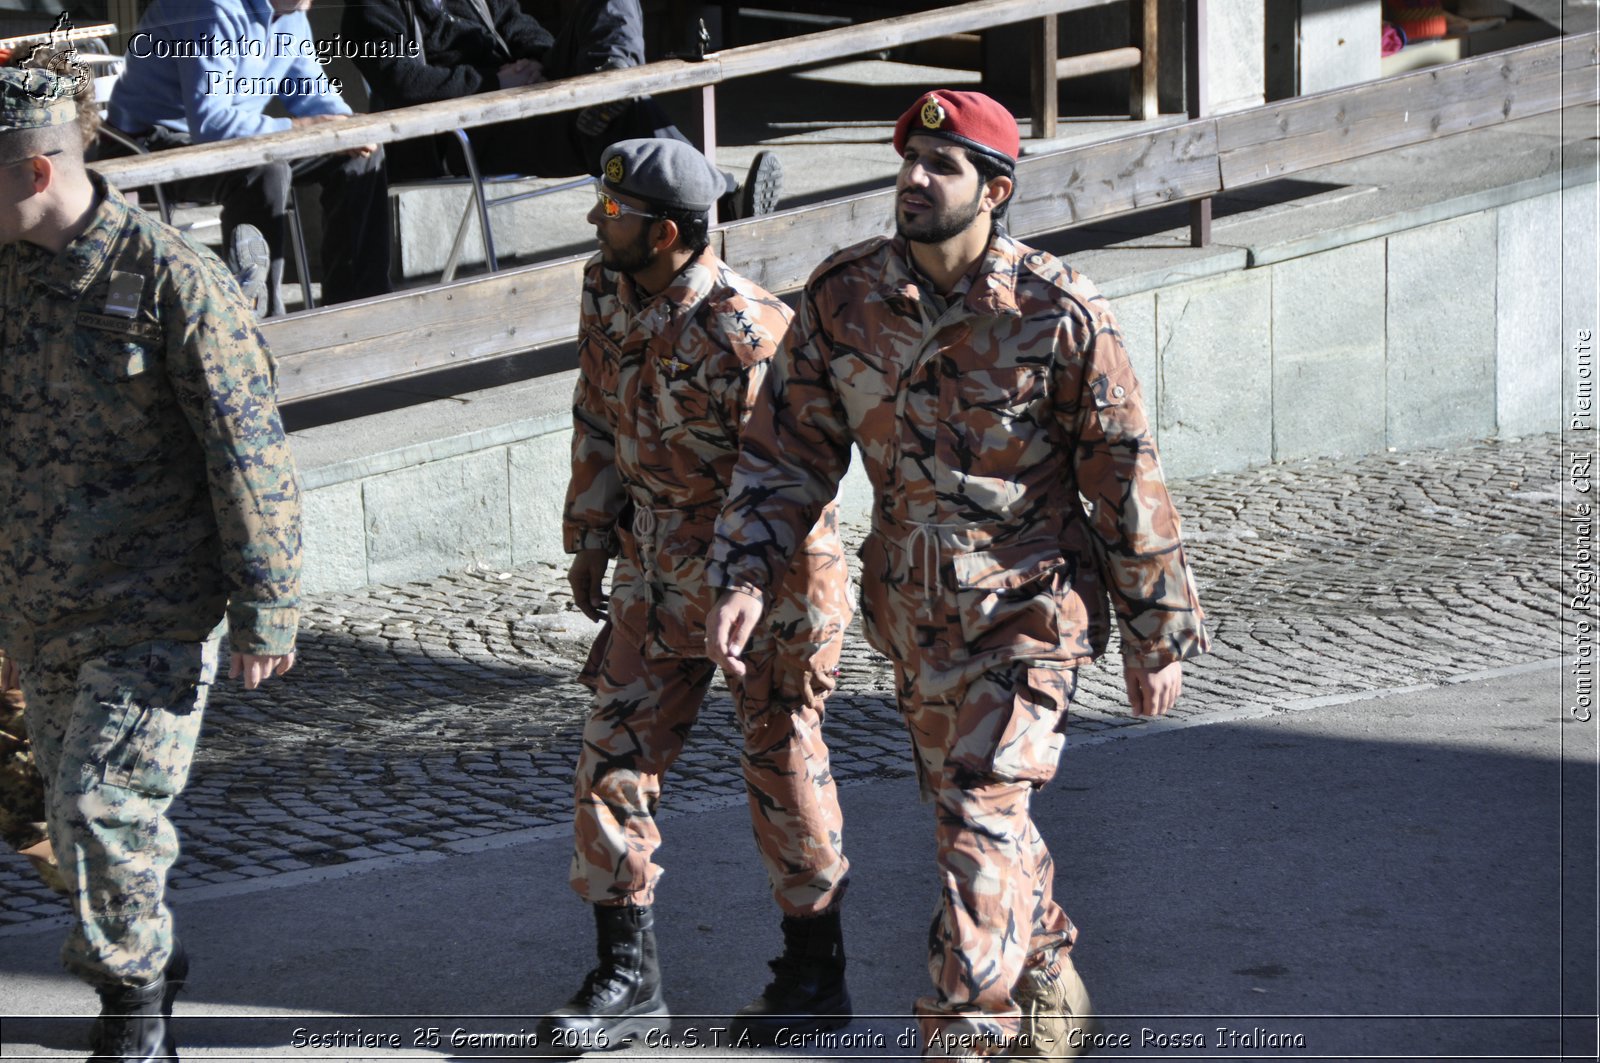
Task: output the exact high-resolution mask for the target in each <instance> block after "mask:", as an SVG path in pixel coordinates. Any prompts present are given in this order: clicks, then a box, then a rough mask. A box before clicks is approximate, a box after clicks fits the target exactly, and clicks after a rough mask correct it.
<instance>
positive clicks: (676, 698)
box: [543, 139, 851, 1048]
mask: <svg viewBox="0 0 1600 1063" xmlns="http://www.w3.org/2000/svg"><path fill="white" fill-rule="evenodd" d="M602 162H603V174H604V176H603V177H602V178H601V179H600V183H599V184H598V185H597V192H598V198H599V202H598V203H597V204H596V206H595V207H594V208H593V209H592V210H591V211H590V213H589V221H590V222H592V223H593V224H594V226H595V233H596V238H597V240H598V242H599V244H600V255H599V257H598V258H597V260H596V261H594V262H591V263H590V265H589V269H588V271H587V273H586V274H585V276H584V285H583V310H582V329H581V335H580V339H579V357H580V369H579V379H578V386H577V392H576V395H575V397H574V400H573V404H574V410H573V417H574V438H573V444H572V481H571V485H570V487H569V489H568V492H567V503H566V513H565V521H564V523H565V536H566V546H567V549H568V550H569V551H571V552H573V553H575V554H576V558H575V559H574V561H573V564H572V568H571V573H570V579H571V582H572V590H573V597H574V598H575V599H576V601H577V604H578V606H579V608H581V609H582V610H583V611H584V613H585V614H586V615H588V616H589V617H590V618H591V619H600V618H602V617H604V618H605V620H606V624H605V627H604V628H603V629H602V630H601V632H600V635H599V637H598V638H597V639H596V640H595V644H594V647H593V650H592V652H591V653H590V656H589V662H588V665H587V666H586V667H585V669H584V672H583V675H582V679H583V681H584V682H585V683H586V684H587V685H588V686H590V687H591V688H592V689H593V690H594V692H595V699H594V705H593V708H592V710H591V712H590V716H589V720H588V723H587V725H586V726H585V728H584V732H583V750H582V753H581V754H580V757H579V761H578V769H577V778H576V791H577V816H576V822H575V831H574V833H575V835H576V838H575V849H574V853H573V859H572V887H573V889H574V890H576V891H577V893H578V895H579V896H580V897H582V898H583V899H584V900H586V901H588V902H590V903H591V904H592V905H594V910H595V917H596V925H597V929H598V934H599V953H600V965H599V967H598V968H596V969H595V970H594V971H592V972H591V973H590V975H589V977H588V979H587V980H586V981H585V982H584V985H583V987H582V989H580V990H579V992H578V994H577V995H576V996H574V997H573V998H572V1000H571V1001H570V1002H569V1003H568V1004H567V1005H566V1007H564V1008H562V1009H559V1010H558V1011H556V1012H554V1013H552V1015H551V1016H549V1017H548V1018H547V1019H546V1020H545V1023H544V1027H543V1028H544V1030H545V1033H546V1035H547V1037H549V1038H554V1039H556V1040H557V1043H573V1044H588V1045H594V1044H596V1043H599V1044H600V1045H601V1046H602V1047H612V1048H615V1047H618V1046H620V1045H621V1044H622V1043H623V1041H625V1040H627V1039H628V1038H630V1037H636V1036H639V1035H641V1034H642V1033H644V1032H645V1031H647V1030H649V1029H650V1028H652V1027H658V1026H662V1025H664V1021H663V1019H664V1017H665V1016H666V1015H667V1008H666V1004H665V1003H664V1001H663V999H662V996H661V992H660V977H659V968H658V964H657V960H656V953H655V938H654V933H653V930H652V927H653V925H654V924H653V918H652V915H651V904H652V901H653V898H654V891H655V885H656V880H657V879H658V878H659V876H660V874H661V869H660V868H659V867H657V866H656V865H655V863H654V862H653V860H652V857H653V854H654V853H655V850H656V848H657V846H658V845H659V844H660V834H659V832H658V831H657V828H656V823H655V819H654V813H655V811H656V806H657V803H658V801H659V799H660V793H661V781H662V776H663V775H664V774H665V773H666V771H667V769H668V768H669V767H671V765H672V763H673V762H674V760H676V758H677V756H678V754H679V752H680V751H681V750H682V748H683V744H684V741H685V739H686V738H687V737H688V734H689V730H690V728H691V727H692V726H693V724H694V721H695V718H696V716H697V714H698V712H699V709H700V705H701V702H702V701H703V700H704V698H705V695H706V691H707V689H708V688H709V686H710V684H711V680H712V677H713V674H714V670H713V667H712V665H711V662H709V661H707V660H706V659H705V644H706V643H705V616H706V612H707V610H708V609H709V608H710V606H711V602H712V599H713V596H714V593H715V592H714V590H713V588H712V587H711V586H710V585H709V584H708V583H707V582H706V569H705V566H706V554H707V552H708V550H709V549H710V545H711V529H712V524H713V522H714V521H715V519H716V516H717V512H718V510H719V509H720V507H721V505H722V501H723V498H724V497H725V495H726V492H727V487H728V482H729V476H730V474H731V472H732V470H733V464H734V461H735V459H736V457H737V454H738V444H739V433H740V431H741V429H742V428H743V426H744V425H745V423H746V422H747V420H748V419H749V417H750V414H751V410H752V406H753V404H754V403H755V401H756V398H757V395H758V393H759V391H760V388H761V382H762V379H763V377H764V376H765V373H766V370H767V365H768V361H769V359H770V358H771V356H772V354H773V352H774V350H775V349H776V347H777V344H778V342H779V340H780V339H781V338H782V336H783V333H784V331H785V330H786V328H787V327H788V324H789V318H790V313H789V310H788V308H787V307H785V306H784V305H783V304H782V303H780V302H779V301H778V300H777V299H776V298H774V297H773V296H772V295H770V294H769V293H767V292H766V291H764V290H762V289H761V288H760V287H758V286H757V285H755V284H754V283H752V282H751V281H749V280H747V279H745V278H743V277H741V276H739V275H738V274H736V273H734V272H733V271H732V270H730V269H729V268H728V266H727V264H726V263H724V262H722V261H721V260H720V259H719V258H718V257H717V256H716V255H715V254H713V253H712V252H711V251H710V250H709V249H708V247H707V226H706V212H707V210H708V208H710V206H711V205H712V203H713V202H715V200H716V198H717V196H719V195H720V194H721V193H722V189H723V181H722V176H721V174H720V173H719V172H718V171H717V170H716V169H715V168H714V167H712V166H711V164H710V163H709V162H707V161H706V159H705V157H704V156H702V155H701V154H700V153H699V152H698V151H696V150H695V149H694V148H692V147H690V146H689V145H687V144H683V143H680V142H677V141H672V140H664V139H651V140H624V141H620V142H619V143H617V144H615V145H613V146H612V147H610V148H608V149H607V150H606V152H605V154H604V157H603V160H602ZM837 523H838V515H837V513H836V511H835V510H834V508H833V507H832V506H831V505H830V506H819V507H818V508H817V510H816V512H814V513H813V514H812V520H811V522H810V524H809V525H808V526H807V530H806V533H805V534H804V535H803V536H802V541H801V542H799V543H798V544H797V548H796V551H795V555H796V556H795V559H794V563H793V565H792V566H789V565H786V566H785V571H784V572H780V573H778V574H777V578H776V579H775V581H774V583H775V587H776V590H775V593H774V595H773V604H772V609H771V610H770V614H769V615H768V616H767V617H766V618H765V621H764V623H765V626H764V627H763V628H762V630H761V632H760V633H759V635H758V636H757V637H756V638H755V639H753V640H752V642H751V647H750V650H749V662H750V667H749V670H748V671H747V673H746V674H745V676H744V679H743V680H742V681H741V682H735V683H733V684H732V688H733V694H734V702H735V706H736V711H737V716H738V720H739V725H740V727H741V729H742V732H743V746H742V763H743V767H744V774H745V784H746V789H747V791H748V794H749V804H750V814H751V819H752V821H753V824H754V827H755V836H756V845H757V848H758V849H759V850H760V853H761V858H762V861H763V862H764V863H765V865H766V868H767V874H768V878H769V880H770V882H771V886H772V893H773V896H774V897H775V898H776V899H777V902H778V905H779V907H780V908H781V909H782V911H783V921H782V926H783V935H784V953H783V955H782V956H781V957H780V958H779V959H778V960H775V961H773V964H772V967H773V971H774V979H773V981H772V984H771V985H769V986H768V987H767V989H766V991H765V992H764V993H763V994H761V996H760V997H758V998H757V999H756V1000H755V1001H754V1002H753V1003H752V1004H750V1005H749V1006H747V1007H746V1008H745V1009H744V1010H742V1011H741V1012H740V1013H739V1014H738V1015H737V1016H736V1017H735V1019H734V1021H733V1033H732V1035H731V1036H733V1037H736V1038H737V1037H741V1036H743V1037H745V1038H746V1039H747V1040H748V1042H749V1043H759V1042H760V1041H762V1040H765V1039H767V1038H769V1037H770V1036H771V1035H772V1034H773V1033H775V1032H776V1030H777V1029H778V1028H780V1027H782V1026H788V1027H789V1028H790V1029H791V1030H805V1029H813V1030H821V1029H833V1028H836V1027H837V1026H840V1025H843V1024H844V1023H845V1022H847V1021H848V1019H849V1015H850V1000H849V996H848V994H847V993H846V991H845V984H844V944H843V937H842V931H841V928H840V921H839V899H840V897H841V896H842V894H843V891H844V886H845V876H846V872H847V871H848V868H849V864H848V862H847V861H846V860H845V856H844V852H843V850H842V847H841V839H840V831H841V819H840V814H839V804H838V799H837V796H836V794H835V789H834V783H833V777H832V775H831V774H830V772H829V768H828V749H827V746H826V745H824V744H823V740H822V718H823V699H824V698H825V697H826V696H827V694H828V693H829V692H830V691H831V690H832V689H833V686H834V682H835V679H834V672H835V669H836V666H837V664H838V660H839V649H840V638H841V634H842V631H843V628H844V626H845V625H846V624H847V623H848V622H849V619H850V613H851V608H850V601H849V590H848V583H849V580H848V575H847V570H846V567H845V562H844V554H843V549H842V546H841V544H840V540H839V535H838V527H837ZM612 557H615V558H616V559H617V565H616V571H615V574H614V576H613V578H612V585H611V595H610V599H609V602H608V601H607V599H606V596H605V595H604V593H603V592H602V584H603V580H604V576H605V572H606V567H607V562H608V560H609V559H610V558H612ZM563 1038H564V1039H565V1040H564V1041H563V1040H562V1039H563Z"/></svg>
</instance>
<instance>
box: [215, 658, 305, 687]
mask: <svg viewBox="0 0 1600 1063" xmlns="http://www.w3.org/2000/svg"><path fill="white" fill-rule="evenodd" d="M293 667H294V654H292V653H286V654H284V655H283V656H282V657H278V656H276V655H271V654H263V653H235V654H233V656H232V657H230V658H229V661H228V678H229V679H238V678H239V677H240V676H244V688H245V689H246V690H254V689H255V688H256V687H258V686H260V685H261V684H262V683H264V682H266V680H267V677H268V676H273V675H282V674H283V673H285V672H287V671H288V670H289V669H291V668H293Z"/></svg>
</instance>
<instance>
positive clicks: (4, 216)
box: [0, 156, 39, 245]
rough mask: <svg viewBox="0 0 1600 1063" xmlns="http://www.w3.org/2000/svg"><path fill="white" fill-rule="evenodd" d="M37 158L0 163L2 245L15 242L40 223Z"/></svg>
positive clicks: (0, 230) (0, 242)
mask: <svg viewBox="0 0 1600 1063" xmlns="http://www.w3.org/2000/svg"><path fill="white" fill-rule="evenodd" d="M35 158H37V156H28V157H25V158H20V159H12V160H9V161H4V160H0V245H3V244H14V243H16V242H17V241H18V240H21V239H22V238H23V236H24V235H25V234H26V233H28V232H29V231H30V228H31V226H33V225H35V224H37V223H38V220H39V219H38V214H39V210H38V203H39V200H38V199H37V198H36V196H37V193H38V191H39V189H38V188H37V187H36V174H35V170H36V167H35V166H34V165H33V160H34V159H35Z"/></svg>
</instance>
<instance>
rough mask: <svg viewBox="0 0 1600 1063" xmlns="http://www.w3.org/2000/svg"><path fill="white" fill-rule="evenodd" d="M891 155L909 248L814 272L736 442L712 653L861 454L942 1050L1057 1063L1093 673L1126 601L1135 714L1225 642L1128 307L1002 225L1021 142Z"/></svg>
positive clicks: (1067, 998) (938, 141)
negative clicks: (1085, 678)
mask: <svg viewBox="0 0 1600 1063" xmlns="http://www.w3.org/2000/svg"><path fill="white" fill-rule="evenodd" d="M894 143H895V147H896V149H897V150H898V151H900V153H901V156H902V163H901V169H900V174H899V178H898V180H897V185H896V187H897V195H896V208H895V218H896V223H897V229H898V235H897V236H896V237H895V238H893V239H886V238H879V239H874V240H869V241H867V242H865V243H863V244H859V245H857V246H854V247H851V248H848V249H847V250H844V251H841V252H839V253H838V254H836V255H834V256H833V257H832V258H830V259H828V260H827V261H826V262H824V263H823V264H822V265H821V266H820V267H819V268H818V269H817V270H816V272H815V273H814V274H813V275H812V277H811V280H810V282H809V284H808V285H807V287H806V290H805V294H804V297H803V299H802V301H801V305H800V310H799V314H798V317H797V319H796V321H795V325H794V328H793V329H792V330H791V332H790V334H789V338H788V340H787V341H786V342H785V345H784V348H783V350H782V351H781V352H780V353H779V355H778V357H777V358H776V359H775V360H774V362H773V367H772V369H771V370H770V372H769V379H768V383H769V387H770V389H771V395H770V396H769V401H768V402H766V403H763V404H760V405H758V406H757V411H756V415H755V417H754V418H753V420H752V422H751V424H750V426H749V428H748V429H747V430H746V432H745V436H744V444H743V450H742V452H741V455H740V461H739V465H738V468H737V469H736V471H735V473H734V480H733V486H732V488H731V489H730V491H729V497H728V502H727V505H726V506H725V507H724V509H723V512H722V516H721V518H720V520H719V521H718V524H717V529H716V537H717V541H716V545H715V548H714V552H713V555H712V567H711V580H712V582H713V583H715V584H716V585H718V586H719V587H722V588H726V589H727V590H728V591H729V592H730V593H727V594H725V595H724V596H723V597H722V598H721V600H720V601H719V602H718V605H717V606H716V609H715V611H714V613H713V615H712V617H711V618H710V620H709V621H708V628H709V629H710V634H711V637H710V642H709V644H708V652H709V653H710V654H711V656H712V658H713V660H715V661H717V663H719V664H721V665H723V666H724V667H726V668H729V669H731V670H733V671H734V672H738V671H739V670H740V668H741V661H740V659H739V655H740V652H741V647H742V646H743V643H744V639H745V637H746V632H748V630H749V624H750V619H751V617H752V616H754V615H755V613H756V610H757V609H758V608H759V603H760V602H761V601H763V600H764V597H765V595H766V594H767V593H768V589H769V588H771V587H772V586H773V585H774V583H775V580H776V577H777V574H779V573H781V572H782V571H783V567H784V565H785V563H786V559H787V557H788V556H789V555H790V554H791V553H792V552H793V551H794V550H795V548H796V545H797V539H798V535H797V530H798V529H804V528H806V527H809V525H810V522H811V520H812V519H813V517H814V515H815V514H816V513H817V512H818V510H819V508H820V507H821V506H822V505H823V504H824V503H825V502H826V501H827V500H828V499H830V498H832V497H833V494H834V490H835V487H836V485H837V484H838V482H839V479H840V477H841V476H842V475H843V474H844V471H845V469H846V467H847V465H848V462H849V456H850V449H849V448H850V445H851V443H855V444H857V445H858V446H859V447H860V449H861V451H862V454H863V457H864V460H865V462H866V471H867V474H868V476H869V477H870V479H871V481H872V484H873V488H874V495H875V501H874V505H873V510H872V521H873V527H872V534H871V535H870V537H869V538H868V539H867V541H866V543H865V545H864V546H863V549H862V554H861V560H862V580H863V586H862V614H863V620H864V621H865V625H866V632H867V637H868V639H869V641H871V643H872V644H873V645H874V646H875V647H876V648H878V649H879V650H880V651H882V652H883V653H884V654H886V655H887V656H888V657H889V658H890V660H891V661H893V662H894V665H895V678H896V686H897V696H898V701H899V705H900V709H901V711H902V713H903V714H904V717H905V721H906V725H907V728H908V729H909V731H910V734H911V739H912V744H913V748H914V751H915V757H916V765H917V769H918V776H919V779H920V781H921V785H922V790H923V794H924V796H925V797H926V798H927V799H928V800H930V801H932V802H933V803H934V804H935V806H936V809H937V815H936V823H935V827H936V837H937V853H938V866H939V875H940V883H941V894H940V900H939V904H938V906H937V909H936V912H935V916H934V922H933V927H932V932H931V934H930V939H929V942H930V946H929V954H930V955H929V970H930V973H931V974H932V976H933V984H934V991H933V993H932V994H931V995H928V996H925V997H923V998H921V999H920V1000H918V1001H917V1005H916V1012H917V1015H918V1017H919V1021H920V1026H921V1028H922V1033H923V1037H924V1046H925V1053H926V1055H927V1056H928V1057H929V1058H935V1059H944V1058H948V1059H968V1058H974V1057H979V1056H986V1055H994V1054H997V1053H999V1052H1007V1053H1010V1054H1011V1056H1012V1057H1013V1058H1060V1057H1063V1056H1070V1055H1075V1054H1077V1049H1076V1047H1075V1045H1074V1043H1073V1042H1074V1041H1077V1040H1080V1039H1081V1036H1082V1031H1083V1030H1084V1029H1086V1028H1087V1027H1088V1026H1089V1025H1090V1024H1091V1023H1092V1021H1093V1019H1092V1012H1091V1011H1090V1009H1089V1005H1088V998H1087V994H1086V993H1085V992H1084V991H1083V988H1082V983H1081V981H1079V979H1078V978H1077V975H1076V972H1075V971H1074V970H1073V967H1072V964H1071V961H1070V960H1069V959H1068V955H1067V954H1068V951H1069V949H1070V948H1071V945H1072V942H1073V940H1074V938H1075V936H1076V930H1075V929H1074V927H1073V925H1072V923H1071V922H1070V921H1069V920H1068V918H1067V916H1066V914H1065V913H1064V912H1063V911H1062V910H1061V907H1060V906H1059V905H1058V904H1057V903H1056V902H1055V900H1054V898H1053V896H1052V879H1053V874H1054V871H1053V865H1052V863H1051V857H1050V853H1049V851H1048V850H1047V849H1046V847H1045V844H1044V841H1043V839H1042V838H1041V837H1040V835H1039V832H1038V830H1037V828H1036V827H1035V826H1034V824H1033V821H1032V819H1031V817H1030V815H1029V810H1028V804H1029V796H1030V794H1031V792H1032V791H1033V790H1034V789H1035V788H1037V787H1039V786H1042V785H1043V784H1044V783H1046V782H1048V781H1049V780H1050V778H1051V777H1052V776H1053V775H1054V773H1055V770H1056V764H1057V760H1058V759H1059V756H1060V753H1061V749H1062V744H1063V741H1064V729H1065V725H1066V713H1067V708H1068V706H1069V705H1070V703H1071V701H1072V697H1073V693H1074V689H1075V685H1076V676H1077V668H1078V667H1079V666H1080V665H1083V664H1085V663H1087V662H1089V661H1090V660H1092V659H1094V658H1095V657H1096V656H1098V655H1099V654H1100V653H1101V652H1102V651H1103V650H1104V648H1105V645H1106V641H1107V637H1108V632H1109V627H1110V622H1109V617H1108V611H1107V607H1106V600H1107V597H1108V592H1109V598H1110V601H1111V604H1112V605H1113V606H1114V607H1115V615H1116V618H1117V622H1118V625H1119V627H1120V629H1121V635H1122V653H1123V660H1124V670H1125V678H1126V681H1127V687H1128V695H1129V699H1130V702H1131V704H1132V707H1133V711H1134V712H1135V713H1136V714H1141V715H1159V714H1161V713H1164V712H1166V711H1167V709H1168V708H1169V707H1170V706H1171V705H1172V703H1173V701H1174V700H1175V699H1176V698H1177V695H1178V690H1179V686H1180V683H1181V677H1182V665H1181V663H1180V662H1182V661H1183V660H1186V659H1188V658H1190V657H1192V656H1194V655H1196V654H1199V653H1201V652H1203V651H1204V650H1205V649H1206V647H1207V637H1206V634H1205V629H1204V625H1203V620H1202V615H1201V611H1200V604H1199V601H1198V598H1197V595H1196V592H1195V586H1194V582H1193V579H1192V578H1191V576H1190V572H1189V568H1188V565H1187V563H1186V562H1185V560H1184V554H1183V546H1182V542H1181V540H1180V538H1179V528H1178V517H1177V514H1176V513H1175V512H1174V510H1173V507H1172V504H1171V502H1170V500H1169V498H1168V495H1167V490H1166V487H1165V485H1164V483H1163V481H1162V476H1161V468H1160V464H1159V461H1158V459H1157V455H1156V448H1155V444H1154V441H1153V439H1152V438H1151V435H1150V430H1149V427H1148V425H1147V423H1146V420H1145V413H1144V408H1143V404H1142V403H1141V401H1140V396H1139V387H1138V384H1137V383H1136V382H1135V380H1134V376H1133V371H1132V369H1131V367H1130V366H1129V363H1128V356H1127V354H1126V352H1125V351H1124V349H1123V345H1122V337H1121V334H1120V333H1119V332H1118V330H1117V325H1116V321H1115V320H1114V318H1113V317H1112V314H1111V308H1110V306H1109V305H1108V304H1107V302H1106V300H1105V298H1104V297H1103V296H1102V295H1100V294H1099V293H1098V292H1097V291H1096V290H1095V288H1094V287H1093V285H1091V284H1090V283H1089V282H1088V281H1087V280H1085V279H1084V278H1083V277H1081V276H1080V275H1078V274H1077V273H1075V272H1073V271H1072V270H1071V269H1069V268H1068V267H1066V266H1065V265H1063V264H1062V263H1060V262H1059V261H1057V260H1056V259H1055V258H1053V257H1052V256H1050V255H1048V254H1045V253H1044V252H1042V251H1036V250H1033V249H1031V248H1029V247H1027V246H1026V245H1024V244H1021V243H1018V242H1017V241H1016V240H1013V239H1012V238H1011V237H1009V236H1008V235H1007V234H1006V233H1005V231H1004V229H1003V227H1002V226H1001V225H1000V224H999V222H1000V221H1001V219H1002V218H1003V215H1004V211H1005V206H1006V204H1007V202H1009V198H1010V196H1011V194H1012V192H1013V190H1014V187H1015V184H1014V165H1015V160H1016V157H1017V151H1018V148H1019V137H1018V133H1017V126H1016V122H1015V120H1014V119H1013V118H1012V116H1011V115H1010V114H1009V113H1007V112H1006V111H1005V109H1004V108H1003V107H1001V106H1000V105H999V104H997V103H995V102H994V101H993V100H991V99H989V98H988V97H986V96H983V95H981V94H979V93H972V92H943V91H941V92H932V93H928V94H926V95H925V96H923V97H922V98H921V99H919V100H918V101H917V102H916V104H915V105H913V106H912V108H911V109H910V110H909V111H908V112H906V114H905V115H904V116H902V117H901V119H900V121H899V124H898V125H897V127H896V131H895V140H894ZM1080 496H1081V499H1080ZM1083 500H1086V501H1087V502H1088V504H1089V510H1088V512H1087V513H1086V512H1085V509H1084V505H1083ZM1024 927H1026V928H1028V929H1026V930H1022V929H1020V928H1024ZM1019 1012H1020V1014H1019ZM1074 1028H1076V1029H1077V1030H1078V1031H1079V1032H1078V1033H1076V1034H1074V1033H1073V1032H1072V1031H1073V1029H1074Z"/></svg>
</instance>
